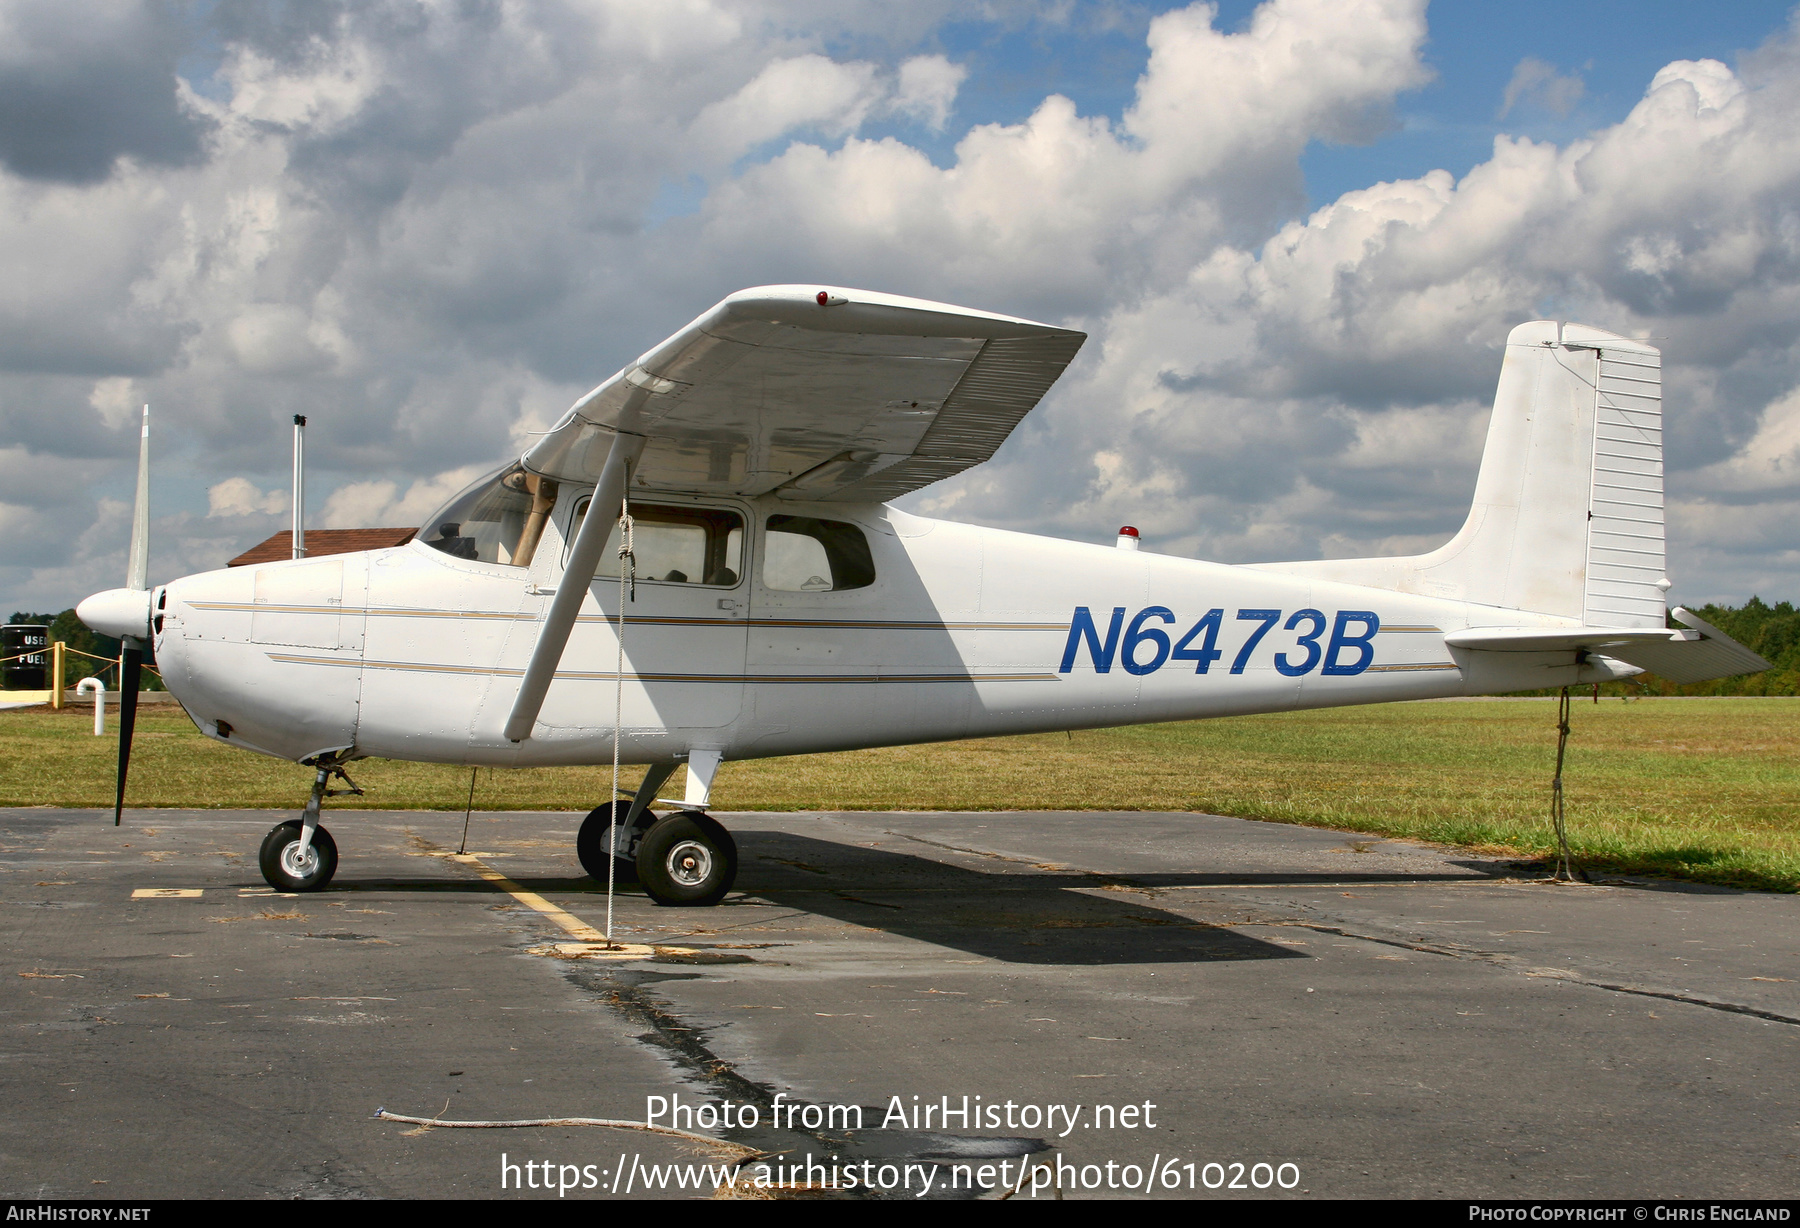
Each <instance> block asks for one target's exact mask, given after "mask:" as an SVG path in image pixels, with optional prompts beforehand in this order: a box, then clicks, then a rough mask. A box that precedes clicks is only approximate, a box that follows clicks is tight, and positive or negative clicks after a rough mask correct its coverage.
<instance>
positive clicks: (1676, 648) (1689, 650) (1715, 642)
mask: <svg viewBox="0 0 1800 1228" xmlns="http://www.w3.org/2000/svg"><path fill="white" fill-rule="evenodd" d="M1670 613H1671V614H1672V615H1673V616H1674V618H1675V621H1676V622H1678V623H1680V624H1682V625H1683V626H1685V627H1689V628H1691V630H1688V631H1675V630H1664V629H1662V628H1656V627H1650V628H1641V627H1566V628H1565V627H1470V628H1469V629H1468V630H1466V631H1452V632H1451V633H1450V634H1449V635H1446V636H1445V637H1444V642H1445V643H1446V644H1449V645H1450V646H1451V647H1452V648H1467V649H1472V650H1474V651H1477V652H1575V651H1583V652H1590V653H1595V654H1597V655H1600V656H1606V657H1612V658H1613V659H1614V660H1618V661H1623V662H1625V663H1626V664H1627V665H1635V666H1637V667H1638V668H1639V669H1647V670H1649V671H1650V672H1651V673H1653V674H1657V675H1659V676H1661V677H1663V678H1667V679H1668V680H1669V681H1670V682H1676V683H1682V682H1709V681H1711V680H1712V679H1714V678H1729V677H1732V676H1733V675H1736V674H1754V673H1756V672H1758V671H1760V670H1765V669H1768V668H1769V663H1768V662H1767V661H1765V660H1763V659H1762V657H1760V656H1758V655H1757V654H1756V653H1754V652H1752V651H1751V650H1750V649H1748V648H1746V647H1744V646H1743V645H1742V644H1740V643H1738V642H1737V641H1736V640H1734V639H1732V638H1731V637H1730V636H1729V635H1726V634H1725V633H1724V632H1723V631H1721V630H1719V629H1718V628H1717V627H1715V626H1713V625H1712V624H1711V623H1709V622H1707V621H1705V620H1704V619H1702V618H1700V617H1698V616H1697V615H1695V614H1694V613H1693V612H1692V611H1689V610H1684V609H1682V608H1681V607H1680V606H1677V607H1676V608H1675V609H1673V610H1671V611H1670Z"/></svg>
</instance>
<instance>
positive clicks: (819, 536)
mask: <svg viewBox="0 0 1800 1228" xmlns="http://www.w3.org/2000/svg"><path fill="white" fill-rule="evenodd" d="M873 583H875V560H874V558H873V557H872V556H871V555H870V553H869V539H868V538H866V537H864V536H863V531H862V530H861V529H859V528H857V527H856V526H855V525H853V524H847V523H845V522H844V521H842V520H815V519H814V518H812V517H811V516H771V517H769V522H768V531H767V532H766V533H765V534H764V535H763V587H764V588H770V589H774V590H775V591H776V592H782V593H831V592H842V591H843V590H845V589H851V588H867V587H868V586H869V585H871V584H873Z"/></svg>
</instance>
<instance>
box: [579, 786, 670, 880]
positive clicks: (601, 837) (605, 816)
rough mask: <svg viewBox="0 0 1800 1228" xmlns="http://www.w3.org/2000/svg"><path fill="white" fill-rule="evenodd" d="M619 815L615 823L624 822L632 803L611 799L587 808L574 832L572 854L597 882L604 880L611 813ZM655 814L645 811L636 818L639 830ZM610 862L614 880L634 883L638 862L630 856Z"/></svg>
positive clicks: (650, 820)
mask: <svg viewBox="0 0 1800 1228" xmlns="http://www.w3.org/2000/svg"><path fill="white" fill-rule="evenodd" d="M615 813H616V814H617V815H618V819H617V822H618V823H620V824H621V825H622V824H623V823H624V822H625V816H626V815H628V814H630V813H631V803H630V802H626V801H619V802H613V803H612V804H611V805H603V806H595V807H594V808H593V809H592V810H590V811H588V816H587V818H585V819H583V820H582V821H581V830H580V831H579V832H577V833H576V835H575V856H576V857H577V858H578V859H579V860H580V861H581V868H582V869H584V870H586V871H587V872H588V877H589V878H591V879H593V880H594V881H595V882H597V883H604V882H605V881H606V863H607V860H608V858H607V852H608V849H607V847H606V836H607V830H608V828H609V826H610V825H611V824H612V823H613V822H614V820H613V818H612V816H613V815H614V814H615ZM655 821H656V816H655V815H653V814H651V813H650V812H649V811H648V810H646V811H644V813H643V814H642V816H640V817H639V819H638V830H640V831H642V830H643V829H644V828H646V827H648V826H650V824H651V823H654V822H655ZM611 861H612V864H613V881H614V882H616V883H635V882H637V863H636V862H634V861H632V859H631V858H629V857H614V858H611Z"/></svg>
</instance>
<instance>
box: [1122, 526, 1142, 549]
mask: <svg viewBox="0 0 1800 1228" xmlns="http://www.w3.org/2000/svg"><path fill="white" fill-rule="evenodd" d="M1137 548H1138V531H1137V530H1136V529H1135V528H1133V527H1132V526H1130V525H1128V524H1126V525H1120V526H1119V549H1121V550H1136V549H1137Z"/></svg>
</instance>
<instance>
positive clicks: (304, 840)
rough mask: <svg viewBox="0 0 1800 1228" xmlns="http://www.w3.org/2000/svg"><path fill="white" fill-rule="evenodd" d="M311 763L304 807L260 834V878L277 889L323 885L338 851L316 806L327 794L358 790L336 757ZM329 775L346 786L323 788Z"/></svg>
mask: <svg viewBox="0 0 1800 1228" xmlns="http://www.w3.org/2000/svg"><path fill="white" fill-rule="evenodd" d="M314 766H315V767H317V769H318V771H317V773H316V774H315V775H314V777H313V787H312V795H311V796H310V797H308V798H307V799H306V810H305V811H304V812H303V813H302V814H301V816H300V818H299V819H297V820H296V819H289V820H287V821H286V822H285V823H277V824H276V825H275V826H274V828H272V829H271V830H270V832H269V834H268V835H266V836H264V837H263V842H262V849H261V851H260V852H259V853H258V854H257V858H256V860H257V864H258V865H259V866H260V867H261V869H262V874H263V881H265V882H267V883H268V884H269V886H271V887H273V888H275V890H277V891H323V890H324V889H325V887H326V886H327V884H329V883H330V882H331V876H332V875H334V874H336V873H337V863H338V854H337V842H336V841H335V840H333V839H332V838H331V833H330V832H328V831H326V830H325V829H324V828H323V827H320V826H319V806H320V804H321V803H322V802H323V800H324V799H325V798H328V797H341V796H343V795H344V794H346V793H355V794H361V793H362V790H361V789H359V788H357V787H356V782H355V781H353V780H351V779H350V777H349V776H348V775H346V774H345V772H344V767H343V764H341V763H339V762H337V761H336V760H325V759H320V760H317V761H315V764H314ZM333 776H336V777H337V778H338V779H340V780H342V781H343V782H344V783H345V784H346V785H347V786H349V787H348V788H344V789H328V788H326V787H325V786H326V785H327V784H328V783H329V782H330V780H331V778H332V777H333Z"/></svg>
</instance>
